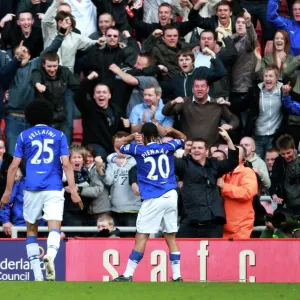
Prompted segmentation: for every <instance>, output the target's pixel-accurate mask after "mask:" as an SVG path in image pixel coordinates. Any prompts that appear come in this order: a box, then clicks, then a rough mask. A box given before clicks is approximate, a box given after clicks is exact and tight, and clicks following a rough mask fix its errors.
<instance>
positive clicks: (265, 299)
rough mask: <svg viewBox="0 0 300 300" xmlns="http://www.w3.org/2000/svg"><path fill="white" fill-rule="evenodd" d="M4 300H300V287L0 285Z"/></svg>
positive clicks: (119, 284)
mask: <svg viewBox="0 0 300 300" xmlns="http://www.w3.org/2000/svg"><path fill="white" fill-rule="evenodd" d="M0 291H1V299H5V300H10V299H14V300H15V299H17V300H18V299H20V300H27V299H28V300H35V299H39V300H44V299H52V300H58V299H63V300H73V299H90V300H91V299H97V300H99V299H102V300H110V299H116V300H127V299H128V300H148V299H149V300H150V299H151V300H160V299H162V300H164V299H165V300H173V299H180V300H194V299H195V300H198V299H199V300H214V299H216V300H227V299H228V300H248V299H249V300H277V299H280V300H300V285H299V284H280V283H277V284H276V283H197V282H193V283H192V282H184V283H178V282H168V283H141V282H132V283H119V282H108V283H103V282H0Z"/></svg>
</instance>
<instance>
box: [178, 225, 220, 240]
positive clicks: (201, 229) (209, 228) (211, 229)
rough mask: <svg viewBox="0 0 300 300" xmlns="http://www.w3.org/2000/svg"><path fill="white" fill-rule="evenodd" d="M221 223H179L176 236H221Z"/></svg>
mask: <svg viewBox="0 0 300 300" xmlns="http://www.w3.org/2000/svg"><path fill="white" fill-rule="evenodd" d="M222 236H223V225H215V224H209V225H198V224H184V223H183V224H180V227H179V230H178V232H177V235H176V237H178V238H221V237H222Z"/></svg>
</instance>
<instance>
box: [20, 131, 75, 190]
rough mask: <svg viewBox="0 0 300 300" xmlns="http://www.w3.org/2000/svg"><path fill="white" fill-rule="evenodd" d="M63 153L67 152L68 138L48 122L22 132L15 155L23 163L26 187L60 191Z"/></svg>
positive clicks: (66, 153) (67, 153)
mask: <svg viewBox="0 0 300 300" xmlns="http://www.w3.org/2000/svg"><path fill="white" fill-rule="evenodd" d="M63 155H69V150H68V142H67V138H66V136H65V135H64V134H63V133H62V132H61V131H59V130H57V129H54V128H52V127H49V126H47V125H36V126H34V127H32V128H30V129H27V130H25V131H23V132H21V133H20V134H19V136H18V139H17V144H16V149H15V153H14V157H19V158H22V159H24V160H25V162H26V180H25V190H27V191H53V190H54V191H57V190H58V191H60V190H62V188H63V183H62V173H63V170H62V163H61V156H63Z"/></svg>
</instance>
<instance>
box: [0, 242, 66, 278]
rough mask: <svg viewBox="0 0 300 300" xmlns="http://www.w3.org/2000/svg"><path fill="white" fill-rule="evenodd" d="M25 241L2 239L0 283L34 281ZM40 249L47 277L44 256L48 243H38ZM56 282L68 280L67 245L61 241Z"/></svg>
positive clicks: (57, 258)
mask: <svg viewBox="0 0 300 300" xmlns="http://www.w3.org/2000/svg"><path fill="white" fill-rule="evenodd" d="M25 242H26V241H25V240H7V239H6V240H1V239H0V281H12V280H13V281H29V280H34V275H33V271H32V270H31V267H30V263H29V261H28V259H27V252H26V243H25ZM38 244H39V248H40V259H41V268H42V270H43V274H44V277H45V266H44V263H43V259H42V258H43V256H44V255H45V254H46V252H47V241H46V240H42V241H38ZM55 270H56V280H58V281H64V280H65V278H66V244H65V242H64V241H61V243H60V248H59V250H58V253H57V256H56V258H55Z"/></svg>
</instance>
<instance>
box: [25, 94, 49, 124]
mask: <svg viewBox="0 0 300 300" xmlns="http://www.w3.org/2000/svg"><path fill="white" fill-rule="evenodd" d="M53 112H54V109H53V105H52V103H51V102H49V101H46V100H34V101H32V102H31V103H29V104H28V105H27V106H26V107H25V119H26V121H27V122H28V123H29V124H30V125H31V126H35V125H37V124H45V125H51V124H52V122H53Z"/></svg>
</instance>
